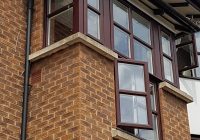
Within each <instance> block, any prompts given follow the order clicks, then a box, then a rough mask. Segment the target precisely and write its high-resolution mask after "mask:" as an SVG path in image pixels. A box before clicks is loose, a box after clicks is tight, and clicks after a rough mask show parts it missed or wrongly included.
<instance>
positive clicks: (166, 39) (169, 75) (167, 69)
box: [161, 31, 174, 83]
mask: <svg viewBox="0 0 200 140" xmlns="http://www.w3.org/2000/svg"><path fill="white" fill-rule="evenodd" d="M161 47H162V55H163V71H164V78H165V79H166V80H168V81H169V82H172V83H174V70H173V61H174V58H173V53H172V52H173V51H172V42H171V37H170V35H168V34H166V33H165V32H163V31H162V32H161Z"/></svg>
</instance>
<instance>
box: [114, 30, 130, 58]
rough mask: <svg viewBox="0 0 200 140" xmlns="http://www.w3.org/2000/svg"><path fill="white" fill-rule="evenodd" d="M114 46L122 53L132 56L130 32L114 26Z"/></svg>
mask: <svg viewBox="0 0 200 140" xmlns="http://www.w3.org/2000/svg"><path fill="white" fill-rule="evenodd" d="M114 48H115V50H117V51H118V52H120V53H121V54H123V55H125V56H127V57H129V56H130V37H129V34H127V33H126V32H124V31H122V30H121V29H119V28H117V27H116V26H115V27H114Z"/></svg>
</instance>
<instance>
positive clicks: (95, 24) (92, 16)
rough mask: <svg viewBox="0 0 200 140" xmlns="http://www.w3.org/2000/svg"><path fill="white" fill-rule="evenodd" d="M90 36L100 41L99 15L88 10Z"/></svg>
mask: <svg viewBox="0 0 200 140" xmlns="http://www.w3.org/2000/svg"><path fill="white" fill-rule="evenodd" d="M87 28H88V34H90V35H92V36H94V37H96V38H97V39H100V26H99V15H98V14H96V13H95V12H93V11H91V10H89V9H88V26H87Z"/></svg>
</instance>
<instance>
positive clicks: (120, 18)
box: [113, 0, 129, 29]
mask: <svg viewBox="0 0 200 140" xmlns="http://www.w3.org/2000/svg"><path fill="white" fill-rule="evenodd" d="M113 18H114V21H115V22H117V23H119V24H120V25H122V26H123V27H125V28H126V29H129V19H128V8H127V7H126V6H125V5H123V4H121V3H120V2H119V1H117V0H114V3H113Z"/></svg>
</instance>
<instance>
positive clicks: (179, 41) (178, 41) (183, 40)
mask: <svg viewBox="0 0 200 140" xmlns="http://www.w3.org/2000/svg"><path fill="white" fill-rule="evenodd" d="M190 41H192V35H185V36H183V37H180V38H179V39H176V45H179V44H183V43H187V42H190Z"/></svg>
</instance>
